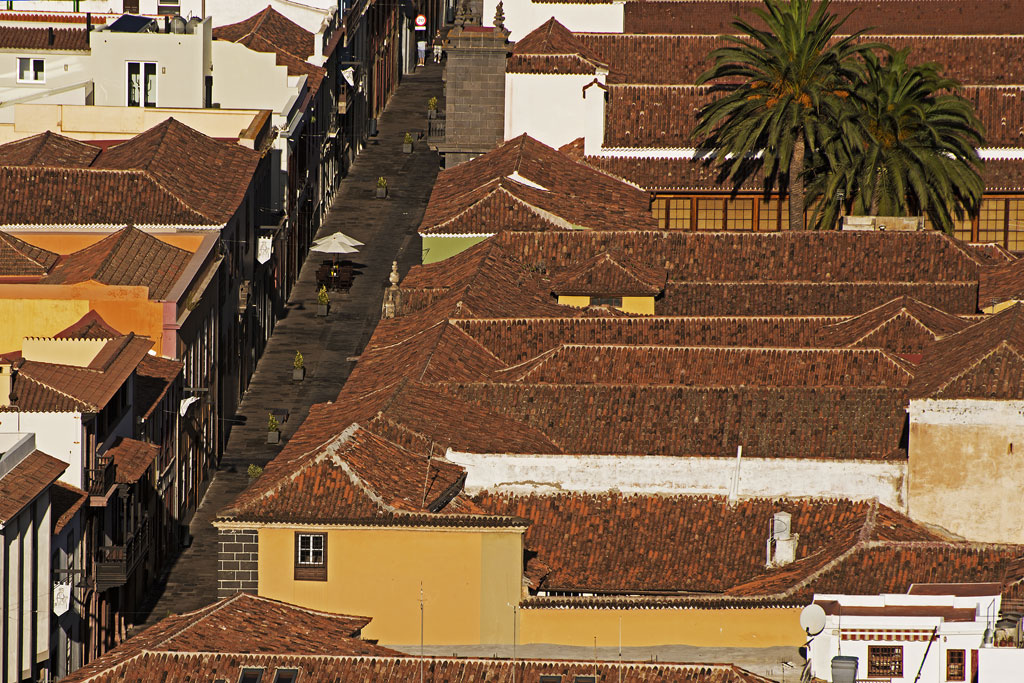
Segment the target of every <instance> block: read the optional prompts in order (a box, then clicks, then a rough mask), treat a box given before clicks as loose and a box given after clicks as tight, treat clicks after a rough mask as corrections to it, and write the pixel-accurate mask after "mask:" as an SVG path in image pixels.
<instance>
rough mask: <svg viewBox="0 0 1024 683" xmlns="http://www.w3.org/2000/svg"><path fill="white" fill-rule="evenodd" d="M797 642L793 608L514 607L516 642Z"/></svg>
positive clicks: (723, 644) (797, 624)
mask: <svg viewBox="0 0 1024 683" xmlns="http://www.w3.org/2000/svg"><path fill="white" fill-rule="evenodd" d="M620 632H621V638H622V646H623V647H648V646H658V645H692V646H697V647H775V646H800V645H803V644H804V641H805V640H806V636H805V635H804V633H803V631H802V630H801V628H800V610H799V609H798V608H774V609H770V608H766V609H718V610H714V609H712V610H705V609H539V608H530V609H523V610H520V611H519V642H520V643H523V644H524V645H525V644H529V643H554V644H559V645H575V646H579V647H594V638H595V637H596V638H597V646H598V647H615V646H617V645H618V644H619V637H620V635H619V634H620Z"/></svg>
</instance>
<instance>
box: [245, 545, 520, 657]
mask: <svg viewBox="0 0 1024 683" xmlns="http://www.w3.org/2000/svg"><path fill="white" fill-rule="evenodd" d="M296 530H297V529H296V528H262V529H260V530H259V594H260V595H262V596H265V597H268V598H273V599H276V600H283V601H285V602H290V603H293V604H297V605H302V606H304V607H310V608H315V609H322V610H327V611H331V612H340V613H344V614H357V615H364V616H369V617H372V618H373V622H372V623H371V624H370V625H369V626H368V627H367V628H366V629H365V630H364V635H365V636H366V637H367V638H373V639H379V640H380V642H381V643H382V644H388V643H390V644H395V645H398V644H406V645H408V644H417V643H419V642H420V604H421V603H420V598H421V594H422V599H423V602H422V605H423V637H424V641H425V642H426V643H427V644H430V645H454V644H478V643H511V642H512V628H513V625H512V618H513V617H512V615H513V605H516V604H518V602H519V599H520V596H521V591H522V588H521V580H522V530H459V529H448V528H443V529H412V528H395V527H371V528H338V527H335V528H321V529H311V528H301V530H303V531H319V530H326V532H327V535H328V538H327V569H328V580H327V581H296V580H295V579H294V554H295V549H294V544H295V531H296Z"/></svg>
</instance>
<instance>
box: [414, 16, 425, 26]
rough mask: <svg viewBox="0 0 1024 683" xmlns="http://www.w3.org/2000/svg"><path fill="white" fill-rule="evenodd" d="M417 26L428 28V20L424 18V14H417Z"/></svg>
mask: <svg viewBox="0 0 1024 683" xmlns="http://www.w3.org/2000/svg"><path fill="white" fill-rule="evenodd" d="M416 25H417V26H426V25H427V18H426V17H425V16H423V15H422V14H417V15H416Z"/></svg>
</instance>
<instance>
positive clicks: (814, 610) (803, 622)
mask: <svg viewBox="0 0 1024 683" xmlns="http://www.w3.org/2000/svg"><path fill="white" fill-rule="evenodd" d="M800 628H802V629H803V630H804V633H806V634H807V635H809V636H816V635H818V634H819V633H821V632H822V631H824V630H825V610H823V609H822V608H821V605H817V604H813V603H812V604H810V605H807V607H804V608H803V609H802V610H800Z"/></svg>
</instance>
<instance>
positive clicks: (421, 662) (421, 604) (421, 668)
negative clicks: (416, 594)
mask: <svg viewBox="0 0 1024 683" xmlns="http://www.w3.org/2000/svg"><path fill="white" fill-rule="evenodd" d="M420 683H423V582H422V581H420Z"/></svg>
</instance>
